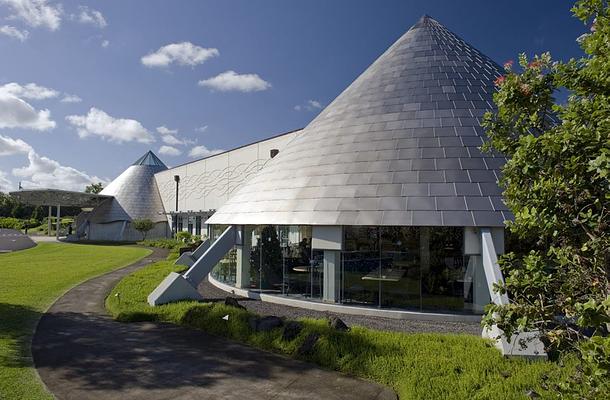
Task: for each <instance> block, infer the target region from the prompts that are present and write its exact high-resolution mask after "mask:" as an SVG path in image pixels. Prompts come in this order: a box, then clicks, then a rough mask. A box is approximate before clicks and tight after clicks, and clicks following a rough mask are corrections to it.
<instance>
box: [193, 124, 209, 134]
mask: <svg viewBox="0 0 610 400" xmlns="http://www.w3.org/2000/svg"><path fill="white" fill-rule="evenodd" d="M195 130H196V131H197V132H201V133H203V132H205V131H207V130H208V126H207V125H203V126H200V127H199V128H195Z"/></svg>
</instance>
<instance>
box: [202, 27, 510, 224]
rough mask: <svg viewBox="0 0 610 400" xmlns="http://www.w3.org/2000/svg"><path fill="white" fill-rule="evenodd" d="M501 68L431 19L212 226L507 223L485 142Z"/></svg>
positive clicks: (495, 162) (493, 158)
mask: <svg viewBox="0 0 610 400" xmlns="http://www.w3.org/2000/svg"><path fill="white" fill-rule="evenodd" d="M500 73H501V71H500V68H499V66H498V65H497V64H495V63H494V62H493V61H491V60H490V59H489V58H487V57H486V56H484V55H483V54H481V53H480V52H479V51H477V50H476V49H474V48H473V47H471V46H470V45H468V44H467V43H466V42H464V41H463V40H462V39H460V38H459V37H457V36H456V35H455V34H453V33H451V32H450V31H449V30H447V29H446V28H445V27H443V26H442V25H441V24H439V23H438V22H437V21H435V20H433V19H432V18H430V17H427V16H424V17H422V18H421V19H420V20H419V21H418V22H417V23H416V24H415V25H414V26H413V27H412V28H411V29H409V31H408V32H407V33H405V34H404V35H403V36H402V37H401V38H400V39H399V40H398V41H397V42H396V43H394V44H393V45H392V46H391V47H390V48H389V49H388V50H387V51H386V52H385V53H384V54H383V55H382V56H381V57H379V58H378V59H377V60H376V61H375V62H374V63H373V64H372V65H371V66H370V67H369V68H368V69H367V70H366V71H365V72H364V73H363V74H362V75H361V76H360V77H358V78H357V79H356V80H355V81H354V82H353V83H352V84H351V85H350V86H349V87H348V88H347V89H346V90H345V91H344V92H343V93H341V94H340V95H339V96H338V97H337V98H336V99H335V100H334V101H333V102H332V103H331V104H330V105H329V106H327V107H326V108H325V109H324V110H323V111H322V112H321V113H320V115H318V117H316V118H315V119H314V120H313V121H312V122H311V123H310V124H309V125H308V126H307V127H306V128H305V129H304V130H303V131H302V132H301V133H300V134H299V135H298V136H297V137H295V139H294V140H292V141H291V142H290V143H289V144H288V145H287V146H286V147H285V148H284V149H283V150H282V151H280V153H279V154H278V155H277V156H276V157H275V158H274V159H272V160H270V161H269V163H268V164H267V165H266V166H265V167H264V168H263V169H261V171H259V172H258V173H257V174H256V175H255V176H254V177H253V178H252V179H251V180H250V181H249V182H247V183H246V184H245V185H244V186H243V187H241V188H240V189H239V190H238V191H237V192H236V193H235V195H234V196H232V197H231V198H230V199H229V201H228V202H227V203H226V204H225V205H224V206H223V207H221V208H220V209H219V210H217V212H216V213H215V214H214V215H213V216H212V217H211V218H210V219H209V220H208V223H211V224H304V225H310V224H311V225H319V224H320V225H445V226H503V225H504V221H505V220H506V219H509V218H511V215H510V213H508V212H507V210H506V207H505V206H504V205H503V204H502V202H501V198H500V197H499V195H501V190H500V188H499V187H498V184H497V183H496V179H497V177H498V176H499V173H500V170H499V169H500V168H501V166H502V165H503V164H504V162H505V159H504V158H502V157H499V156H497V155H491V154H483V153H481V151H480V150H479V149H478V146H480V145H481V144H482V143H483V141H484V138H485V136H484V132H483V129H482V128H481V126H480V120H481V117H482V116H483V114H484V112H485V111H486V110H490V109H492V108H493V103H492V94H493V93H494V91H495V87H494V84H493V80H494V79H495V77H496V76H497V75H499V74H500Z"/></svg>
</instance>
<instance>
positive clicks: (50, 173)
mask: <svg viewBox="0 0 610 400" xmlns="http://www.w3.org/2000/svg"><path fill="white" fill-rule="evenodd" d="M18 154H27V157H28V161H29V164H28V165H27V166H25V167H21V168H14V169H13V171H12V172H13V176H16V177H18V178H23V179H27V180H26V181H23V182H22V184H23V186H24V187H52V188H58V189H67V190H79V191H82V190H84V189H85V186H87V185H89V184H91V183H92V182H105V180H104V179H100V178H98V177H96V176H89V175H87V174H86V173H84V172H81V171H79V170H77V169H74V168H72V167H66V166H63V165H61V164H60V163H58V162H57V161H55V160H51V159H49V158H47V157H42V156H40V155H39V154H38V153H36V151H35V150H34V149H33V148H32V146H30V145H29V144H27V143H26V142H24V141H23V140H21V139H13V138H11V137H8V136H3V135H0V156H10V155H18ZM11 185H12V182H11V181H10V180H9V179H8V175H7V174H6V173H5V172H3V171H0V188H3V187H4V188H9V186H11Z"/></svg>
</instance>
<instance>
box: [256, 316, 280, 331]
mask: <svg viewBox="0 0 610 400" xmlns="http://www.w3.org/2000/svg"><path fill="white" fill-rule="evenodd" d="M248 324H249V325H250V328H251V329H252V330H254V331H256V332H267V331H271V330H273V329H275V328H280V327H282V326H283V325H284V321H283V320H282V319H281V318H280V317H276V316H274V315H270V316H267V317H262V318H257V317H250V318H249V319H248Z"/></svg>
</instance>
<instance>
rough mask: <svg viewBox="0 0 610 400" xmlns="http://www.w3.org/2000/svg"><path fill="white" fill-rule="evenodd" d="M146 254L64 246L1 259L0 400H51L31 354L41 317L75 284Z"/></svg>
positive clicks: (46, 246) (51, 245) (137, 250)
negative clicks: (34, 333)
mask: <svg viewBox="0 0 610 400" xmlns="http://www.w3.org/2000/svg"><path fill="white" fill-rule="evenodd" d="M148 254H150V250H147V249H143V248H136V247H127V246H96V245H79V244H63V243H40V244H38V246H36V247H34V248H31V249H28V250H23V251H18V252H14V253H8V254H0V399H2V400H4V399H7V400H8V399H51V398H52V396H51V394H49V393H48V392H47V391H46V390H45V388H44V387H43V385H42V383H41V382H40V380H39V378H38V376H37V375H36V373H35V370H34V368H33V366H32V357H31V349H30V345H31V340H32V334H33V332H34V329H35V326H36V324H37V322H38V319H39V318H40V316H41V315H42V313H44V311H45V310H46V309H47V308H48V307H49V306H50V305H51V304H52V303H53V301H54V300H55V299H56V298H57V297H59V296H61V295H62V294H63V293H65V292H66V291H67V290H68V289H70V288H71V287H73V286H75V285H76V284H78V283H80V282H83V281H85V280H87V279H88V278H91V277H93V276H96V275H101V274H103V273H105V272H108V271H111V270H115V269H117V268H120V267H123V266H126V265H129V264H131V263H133V262H135V261H137V260H139V259H141V258H142V257H144V256H146V255H148Z"/></svg>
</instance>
